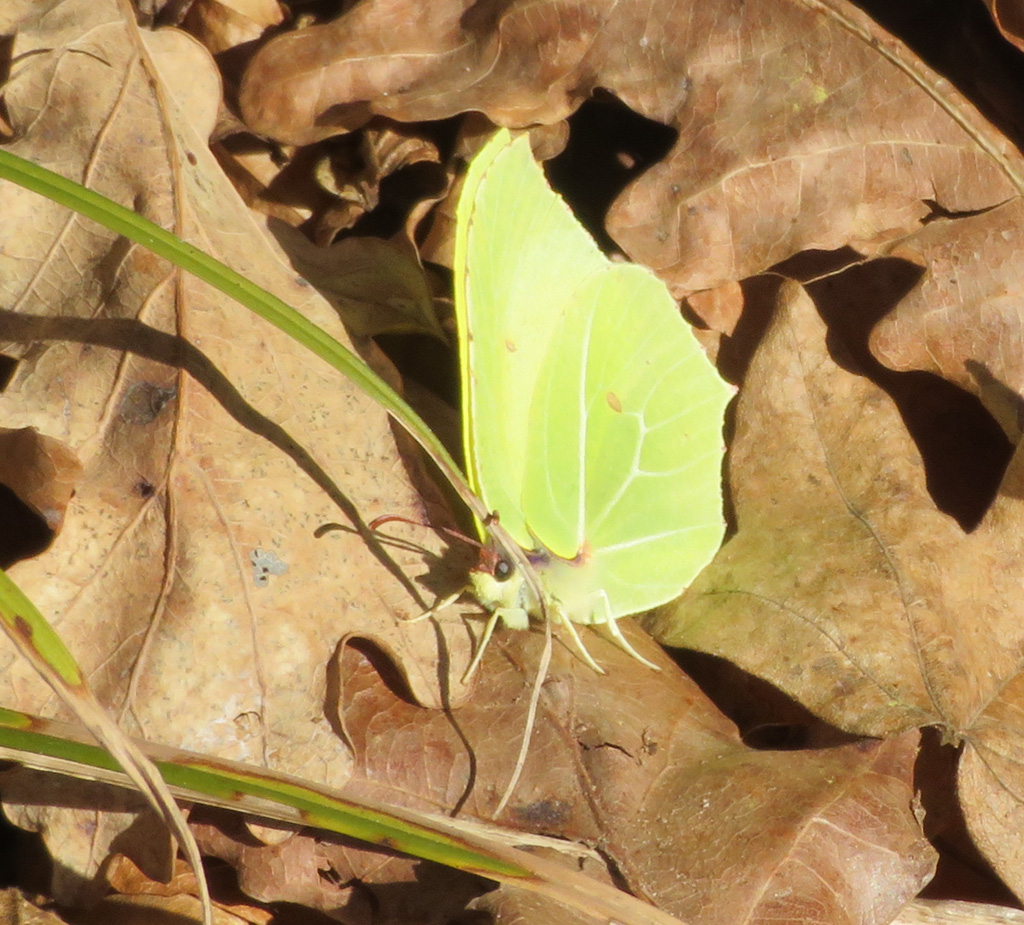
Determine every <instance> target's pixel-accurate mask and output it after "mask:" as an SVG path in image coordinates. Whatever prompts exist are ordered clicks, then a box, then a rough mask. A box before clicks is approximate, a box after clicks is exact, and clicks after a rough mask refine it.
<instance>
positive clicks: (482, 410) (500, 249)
mask: <svg viewBox="0 0 1024 925" xmlns="http://www.w3.org/2000/svg"><path fill="white" fill-rule="evenodd" d="M454 264H455V265H454V272H455V315H456V322H457V325H458V332H459V354H460V356H459V361H460V370H461V375H462V421H463V425H462V426H463V446H464V447H465V450H466V468H467V472H468V474H469V483H470V486H471V487H472V488H473V490H474V491H476V492H477V494H478V495H480V497H481V498H482V499H483V501H484V503H485V504H486V506H487V507H488V508H489V509H490V510H491V511H498V512H499V515H500V518H501V524H502V526H503V527H504V528H505V529H506V530H507V531H508V532H509V533H510V534H511V536H512V537H513V539H515V540H516V542H517V543H519V545H520V546H522V547H524V548H526V549H529V548H531V547H532V546H533V545H534V543H533V540H532V538H531V536H530V533H529V531H528V530H527V528H526V523H525V520H524V511H523V510H522V488H523V485H524V483H525V479H526V461H527V452H528V449H527V446H528V436H529V428H530V416H531V410H530V409H531V407H532V404H533V391H534V388H535V386H536V383H537V379H538V377H539V375H540V370H541V367H542V364H543V362H544V357H545V355H546V354H547V352H548V349H549V346H550V342H551V339H552V337H553V333H554V332H555V331H557V329H558V328H559V325H560V324H561V316H562V315H563V314H564V312H565V311H566V310H567V309H568V308H569V307H570V306H571V305H572V304H573V300H572V296H573V292H574V290H575V289H577V288H578V286H579V285H580V280H581V279H586V278H587V277H588V276H590V275H593V274H598V273H601V272H602V271H603V270H604V268H605V267H606V266H607V261H606V260H605V258H604V255H603V254H601V253H600V251H598V250H597V248H596V247H595V246H594V242H593V241H592V240H591V238H590V237H589V236H588V235H587V233H586V232H585V231H584V230H583V229H582V228H581V227H580V225H579V223H578V222H577V221H576V219H575V218H574V217H573V215H572V213H571V212H570V211H569V208H568V207H567V206H566V205H565V203H564V202H563V201H562V200H561V199H560V198H559V197H558V196H556V195H554V194H553V193H552V192H551V190H550V188H549V187H548V185H547V182H546V181H545V179H544V175H543V173H542V172H541V170H540V168H539V167H538V166H537V164H536V162H535V161H534V160H533V155H532V154H531V152H530V143H529V138H528V137H527V136H521V137H520V138H519V139H517V140H516V141H510V136H509V133H508V132H507V131H505V130H502V131H501V132H499V133H498V134H497V135H495V137H494V138H493V139H491V141H489V142H488V143H487V145H486V146H485V147H484V148H483V150H482V151H481V152H480V153H479V154H478V155H477V156H476V157H475V158H474V159H473V161H472V162H471V163H470V166H469V170H468V172H467V174H466V179H465V182H464V185H463V188H462V194H461V196H460V198H459V204H458V209H457V229H456V240H455V261H454ZM570 267H571V268H572V269H571V271H570V272H567V268H570Z"/></svg>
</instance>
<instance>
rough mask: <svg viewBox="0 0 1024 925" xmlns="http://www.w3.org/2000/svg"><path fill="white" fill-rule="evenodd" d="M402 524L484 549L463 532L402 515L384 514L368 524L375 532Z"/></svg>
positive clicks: (477, 541)
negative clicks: (442, 534) (444, 535)
mask: <svg viewBox="0 0 1024 925" xmlns="http://www.w3.org/2000/svg"><path fill="white" fill-rule="evenodd" d="M391 523H400V524H409V525H410V526H413V527H425V528H426V529H427V530H436V531H437V532H438V533H446V534H447V535H448V536H450V537H452V538H453V539H456V540H462V542H463V543H468V544H469V545H470V546H475V547H476V548H477V549H484V548H485V547H484V544H483V543H481V542H480V541H479V540H476V539H473V537H471V536H467V535H466V534H465V533H463V532H462V531H461V530H456V529H454V528H453V527H435V526H434V525H433V524H428V523H424V522H423V521H422V520H413V519H412V518H411V517H402V516H401V514H384V515H382V516H381V517H376V518H374V519H373V520H371V521H370V523H369V524H368V526H369V528H370V529H371V530H373V531H375V532H376V531H377V530H378V529H380V528H381V527H383V526H384V524H391Z"/></svg>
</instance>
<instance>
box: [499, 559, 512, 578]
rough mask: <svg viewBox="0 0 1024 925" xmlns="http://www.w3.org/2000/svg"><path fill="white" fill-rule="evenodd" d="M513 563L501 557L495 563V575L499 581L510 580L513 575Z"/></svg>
mask: <svg viewBox="0 0 1024 925" xmlns="http://www.w3.org/2000/svg"><path fill="white" fill-rule="evenodd" d="M513 571H515V570H514V569H513V568H512V563H511V562H509V561H508V559H499V560H498V561H497V562H495V563H494V577H495V578H497V579H498V581H508V580H509V579H510V578H511V577H512V572H513Z"/></svg>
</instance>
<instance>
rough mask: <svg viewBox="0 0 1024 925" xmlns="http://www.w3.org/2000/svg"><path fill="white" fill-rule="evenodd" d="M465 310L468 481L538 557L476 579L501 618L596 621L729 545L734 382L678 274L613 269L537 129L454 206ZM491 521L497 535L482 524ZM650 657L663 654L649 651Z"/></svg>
mask: <svg viewBox="0 0 1024 925" xmlns="http://www.w3.org/2000/svg"><path fill="white" fill-rule="evenodd" d="M454 272H455V316H456V322H457V326H458V338H459V358H460V370H461V375H462V408H463V442H464V447H465V454H466V466H467V469H468V475H469V483H470V486H471V487H472V488H473V490H474V491H475V492H476V493H477V494H478V495H479V496H480V497H481V498H482V499H483V501H484V503H485V505H486V506H487V508H488V509H489V510H491V511H493V512H495V513H496V515H497V516H498V518H499V522H500V524H501V526H502V527H503V528H504V530H505V531H506V533H507V534H508V535H510V536H511V537H512V539H513V540H514V541H515V542H516V543H518V544H519V546H521V547H522V548H523V550H525V551H526V553H527V556H528V558H529V560H530V562H531V564H532V565H533V567H534V569H535V571H536V574H537V578H538V579H539V586H540V588H541V590H542V593H543V595H544V600H545V605H546V606H545V607H542V606H541V604H540V602H539V601H538V599H537V595H536V592H535V591H534V590H533V588H532V587H531V584H530V582H528V581H526V580H525V579H524V576H523V574H522V573H521V571H519V570H517V569H516V568H515V567H514V566H513V565H512V564H511V563H510V561H509V560H508V559H507V558H505V557H503V556H502V555H501V553H500V551H495V552H494V553H493V554H490V555H485V556H483V557H482V559H481V565H480V566H478V567H477V568H476V569H475V570H474V571H473V572H472V573H471V576H470V578H471V588H470V590H471V591H472V592H473V594H474V595H475V597H476V598H477V599H478V600H479V602H480V603H481V604H482V605H483V606H484V607H485V608H486V609H487V610H488V611H490V613H491V618H490V619H489V620H488V623H487V627H486V629H485V631H484V635H483V638H482V640H481V643H480V645H479V646H478V648H477V655H476V657H475V658H474V661H473V664H472V665H471V666H470V669H469V671H468V672H467V674H469V673H470V672H472V670H473V669H474V668H475V667H476V665H477V663H478V661H479V657H480V654H481V653H482V651H483V649H484V647H485V646H486V644H487V641H488V640H489V638H490V635H491V631H492V630H493V628H494V625H495V623H496V622H497V621H498V620H501V621H502V622H503V623H505V624H506V625H507V626H509V627H513V628H521V629H525V628H526V627H527V626H528V624H529V619H530V618H531V617H532V618H535V619H536V618H539V617H540V616H541V615H542V614H543V613H544V611H546V612H547V614H548V616H549V618H552V619H555V620H557V621H558V622H559V623H561V624H563V625H564V626H565V627H567V628H568V629H569V630H570V632H571V634H572V636H573V638H574V640H575V641H576V644H577V647H578V648H579V649H580V652H581V654H582V655H583V657H584V658H585V660H586V661H587V662H588V664H590V665H591V666H593V667H594V668H595V669H597V670H600V668H599V667H598V666H597V664H596V663H595V662H594V660H593V659H592V658H591V656H590V655H589V653H587V651H586V648H585V647H584V646H583V644H582V642H581V641H580V639H579V636H578V634H577V633H576V630H575V629H574V627H573V624H577V623H578V624H599V625H602V626H605V627H607V629H608V631H609V632H610V633H611V634H612V635H613V636H614V638H615V639H616V640H617V641H618V642H619V644H620V645H622V646H623V647H624V648H625V649H626V650H627V651H629V652H630V653H631V654H633V655H634V656H636V657H637V658H640V660H641V661H646V660H645V659H642V658H641V657H640V656H639V655H638V654H637V653H636V652H635V651H634V650H633V648H632V647H631V646H630V645H629V643H628V642H627V641H626V639H625V637H624V636H623V635H622V632H621V630H620V629H619V627H618V625H617V623H616V621H617V620H618V619H619V618H620V617H624V616H627V615H630V614H638V613H642V612H644V611H646V610H650V609H651V608H653V607H655V606H657V605H659V604H664V603H666V602H667V601H670V600H672V599H673V598H675V597H677V596H678V595H679V594H680V593H681V592H682V591H683V590H684V589H685V588H686V586H687V585H688V584H689V583H690V581H692V580H693V578H694V577H695V576H696V575H697V573H698V572H699V571H700V570H701V569H702V568H703V567H704V566H705V565H706V564H707V563H708V561H709V560H710V558H711V556H712V555H713V554H714V553H715V551H716V550H717V549H718V547H719V545H720V544H721V541H722V535H723V531H724V521H723V517H722V489H721V463H722V455H723V452H724V447H723V438H722V421H723V414H724V411H725V407H726V405H727V403H728V402H729V399H730V398H731V396H732V394H733V389H732V388H731V387H730V386H729V385H727V384H726V383H725V382H724V381H723V380H722V379H721V378H720V377H719V375H718V373H717V371H716V370H715V368H714V366H713V365H712V364H711V362H710V361H709V360H708V359H707V357H706V356H705V354H704V352H703V350H702V349H701V347H700V345H699V344H698V342H697V339H696V338H695V336H694V334H693V330H692V329H691V328H690V326H689V325H688V324H687V323H686V322H685V321H684V320H683V318H682V316H681V314H680V312H679V307H678V306H677V304H676V302H675V300H674V299H673V298H672V296H671V295H670V294H669V292H668V290H667V289H666V288H665V286H664V284H663V283H662V282H661V281H660V280H659V279H658V278H657V277H656V276H655V275H654V274H653V273H651V272H650V271H649V270H647V269H645V268H643V267H640V266H637V265H635V264H628V263H613V262H611V261H609V260H608V259H607V258H606V257H605V256H604V254H602V253H601V251H600V250H599V249H598V247H597V245H596V244H595V243H594V241H593V239H592V238H591V237H590V236H589V235H588V234H587V232H586V231H585V230H584V229H583V227H582V226H581V225H580V224H579V223H578V222H577V220H576V219H575V217H574V216H573V214H572V212H571V211H570V210H569V208H568V206H567V205H566V204H565V202H564V201H563V200H562V199H561V198H560V197H559V196H558V195H557V194H556V193H555V192H553V191H552V190H551V188H550V187H549V186H548V184H547V181H546V180H545V178H544V173H543V171H542V170H541V168H540V166H539V165H538V164H537V163H536V162H535V161H534V159H533V156H532V154H531V151H530V142H529V138H528V136H525V135H523V136H520V137H519V138H517V139H516V140H514V141H513V140H512V139H511V136H510V135H509V133H508V131H507V130H501V131H499V132H498V133H497V134H496V135H495V136H494V137H493V138H492V139H491V140H490V141H489V142H488V143H487V144H486V146H485V147H484V148H483V149H482V150H481V151H480V153H479V154H477V155H476V156H475V157H474V158H473V160H472V162H471V163H470V166H469V169H468V172H467V175H466V179H465V184H464V186H463V189H462V193H461V196H460V199H459V203H458V209H457V228H456V243H455V264H454ZM481 529H482V530H483V529H486V528H485V527H483V526H481ZM648 664H649V663H648Z"/></svg>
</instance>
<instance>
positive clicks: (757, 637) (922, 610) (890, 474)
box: [652, 284, 1024, 891]
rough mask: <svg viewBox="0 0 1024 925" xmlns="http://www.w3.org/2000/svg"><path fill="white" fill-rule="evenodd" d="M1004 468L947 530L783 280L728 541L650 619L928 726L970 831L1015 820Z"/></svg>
mask: <svg viewBox="0 0 1024 925" xmlns="http://www.w3.org/2000/svg"><path fill="white" fill-rule="evenodd" d="M1022 465H1024V464H1022V462H1021V455H1020V454H1019V453H1018V454H1017V456H1016V457H1015V458H1014V460H1013V462H1012V463H1011V465H1010V469H1009V471H1008V472H1007V474H1006V476H1005V479H1004V482H1003V488H1002V492H1001V494H1000V496H999V497H998V499H997V500H996V502H995V504H994V505H993V506H992V508H991V509H990V511H989V512H988V514H987V516H986V517H985V519H984V521H983V522H982V523H981V525H980V526H979V527H978V528H977V529H976V530H974V531H973V532H972V533H969V534H966V533H964V531H963V530H962V529H961V528H960V526H959V525H958V524H957V523H956V522H955V521H954V520H953V519H952V518H951V517H949V516H947V515H945V514H943V513H942V512H940V511H939V510H937V509H936V507H935V505H934V503H933V502H932V500H931V498H930V497H929V495H928V492H927V490H926V487H925V482H924V471H923V467H922V464H921V460H920V457H919V455H918V453H917V449H916V447H915V446H914V444H913V442H912V441H911V439H910V437H909V435H908V433H907V431H906V428H905V426H904V424H903V422H902V420H901V418H900V415H899V412H898V410H897V408H896V407H895V405H894V404H893V403H892V402H891V400H890V399H889V398H888V396H886V395H885V393H883V392H882V391H881V390H880V389H879V388H878V387H876V386H875V385H873V384H872V383H871V382H870V381H869V380H867V379H866V378H863V377H861V376H858V375H857V374H856V373H855V372H851V371H848V370H847V369H844V368H843V367H842V366H840V365H839V364H838V363H837V362H836V361H835V360H834V359H833V357H832V356H831V355H830V353H829V350H828V348H827V346H826V339H825V328H824V324H823V323H822V321H821V320H820V318H819V317H818V315H817V314H816V312H815V309H814V306H813V304H812V303H811V301H810V299H809V297H808V296H807V295H806V294H804V293H803V291H802V290H799V288H798V287H796V286H795V284H790V285H789V286H788V287H787V288H786V289H785V290H784V296H783V298H782V299H781V301H780V305H779V307H778V309H777V317H776V318H775V319H774V320H773V323H772V325H771V328H770V329H769V331H768V333H767V335H766V337H765V339H764V341H763V343H762V345H761V347H760V348H759V351H758V353H757V354H756V356H755V358H754V360H753V362H752V364H751V367H750V370H749V374H748V377H747V380H746V382H745V387H744V390H743V393H742V394H741V397H740V400H739V404H738V407H737V422H736V437H735V441H734V443H733V446H732V450H731V457H730V465H729V469H730V483H731V485H732V486H733V493H734V494H733V497H734V500H735V505H736V517H737V526H738V532H737V533H736V535H735V536H734V537H733V538H732V539H731V540H730V541H729V542H727V543H726V545H725V546H724V547H723V549H722V550H721V552H720V553H719V554H718V556H717V557H716V559H715V560H714V562H713V563H712V564H711V566H709V567H708V569H706V570H705V572H704V573H703V574H702V575H701V576H700V577H699V578H698V579H697V581H696V582H694V584H693V585H692V586H691V588H690V589H689V590H688V591H687V593H686V594H685V595H684V597H683V598H682V599H681V600H680V601H679V602H678V603H677V604H674V605H669V606H668V607H666V608H665V609H663V610H662V611H661V612H660V613H659V614H658V615H657V617H656V618H655V619H654V620H653V623H652V626H653V629H654V631H655V633H656V635H657V636H658V638H659V639H661V640H662V641H664V642H667V643H669V644H672V645H681V646H687V647H692V648H697V649H700V650H703V651H708V652H713V653H715V654H717V655H720V656H722V657H725V658H727V659H729V660H730V661H732V662H734V663H736V664H737V665H739V666H741V667H742V668H744V669H745V670H747V671H750V672H752V673H754V674H757V675H759V676H760V677H763V678H766V679H767V680H769V681H770V682H772V683H773V684H775V685H777V686H778V687H779V688H781V689H782V690H783V691H785V692H786V693H788V694H789V695H790V696H792V697H794V698H795V699H797V700H798V701H800V702H801V703H803V704H804V705H805V706H807V707H809V708H810V709H811V710H813V711H814V712H815V713H817V714H818V715H820V716H822V717H824V718H825V719H827V720H828V721H829V722H832V723H834V724H835V725H837V726H840V727H842V728H844V729H847V730H850V731H854V732H858V733H861V734H865V735H876V736H886V735H893V734H896V733H899V732H901V731H903V730H907V729H909V728H912V727H914V726H925V725H934V726H937V727H939V728H940V729H941V730H942V733H943V735H944V736H945V737H946V738H947V739H949V740H951V741H954V742H964V743H965V748H966V751H965V758H964V765H963V771H962V776H961V782H960V783H961V799H962V800H963V803H964V807H965V812H968V813H969V814H971V815H972V818H973V819H974V822H973V824H972V831H973V832H975V833H976V834H978V833H981V832H983V831H992V830H993V827H995V828H999V827H1000V826H1001V825H1003V824H1004V823H1003V821H1002V820H1003V819H1005V820H1007V821H1006V823H1005V824H1006V825H1010V824H1011V822H1010V820H1012V821H1013V823H1016V824H1019V819H1020V814H1021V807H1022V806H1024V765H1021V764H1020V763H1019V762H1017V761H1016V760H1015V759H1014V756H1015V755H1017V754H1018V752H1019V751H1020V748H1021V742H1022V741H1024V727H1022V726H1021V724H1020V722H1019V718H1018V716H1019V707H1020V701H1019V692H1020V690H1021V688H1022V685H1021V683H1020V681H1019V678H1020V670H1021V666H1022V664H1024V658H1022V656H1024V623H1022V621H1021V619H1020V604H1019V600H1020V578H1019V576H1020V575H1021V574H1022V570H1024V530H1022V527H1021V517H1022V514H1024V511H1022V509H1021V502H1020V500H1019V498H1020V495H1021V493H1020V489H1019V480H1020V478H1021V470H1022ZM997 796H998V798H999V802H998V803H996V802H995V801H996V798H997ZM1007 804H1008V805H1007ZM1009 807H1015V809H1014V810H1013V812H1011V811H1010V808H1009ZM1004 835H1007V837H1005V838H1003V840H1002V841H1001V842H1000V841H999V840H998V839H996V838H990V839H987V844H986V845H985V847H986V851H987V856H988V857H989V859H990V860H991V861H992V862H993V864H994V865H995V866H996V868H997V869H998V870H999V873H1000V875H1001V876H1003V877H1004V879H1006V881H1007V883H1009V884H1010V885H1011V886H1012V887H1014V888H1015V889H1017V890H1018V891H1020V890H1021V889H1022V888H1024V871H1022V870H1021V868H1020V867H1019V865H1018V863H1017V854H1018V853H1019V852H1018V848H1017V840H1016V838H1014V839H1010V838H1009V837H1008V834H1007V833H1005V832H1004ZM982 840H983V839H982ZM983 841H985V840H983Z"/></svg>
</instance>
